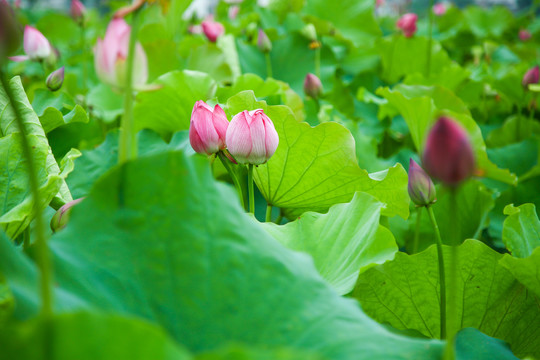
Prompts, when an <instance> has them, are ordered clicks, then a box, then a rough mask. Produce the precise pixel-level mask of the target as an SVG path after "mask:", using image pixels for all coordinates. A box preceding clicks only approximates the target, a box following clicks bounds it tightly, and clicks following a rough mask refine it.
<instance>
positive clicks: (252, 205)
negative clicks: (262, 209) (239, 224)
mask: <svg viewBox="0 0 540 360" xmlns="http://www.w3.org/2000/svg"><path fill="white" fill-rule="evenodd" d="M248 191H249V196H248V197H249V212H250V213H252V214H255V195H254V194H255V192H254V191H253V164H249V165H248Z"/></svg>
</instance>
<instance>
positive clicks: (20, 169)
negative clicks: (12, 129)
mask: <svg viewBox="0 0 540 360" xmlns="http://www.w3.org/2000/svg"><path fill="white" fill-rule="evenodd" d="M28 141H29V144H30V146H31V147H33V154H32V155H33V159H34V164H35V165H36V169H37V177H38V183H39V187H40V188H39V191H40V195H41V198H40V200H41V202H42V203H41V207H42V208H45V207H47V206H48V205H49V203H50V202H51V201H52V199H53V197H54V196H55V195H56V194H57V193H58V190H59V189H60V186H61V184H62V178H61V177H60V176H58V175H53V176H48V175H47V171H46V170H45V166H46V162H47V156H48V151H47V150H48V147H47V145H46V144H45V143H43V141H42V140H41V139H40V138H38V137H37V136H35V135H30V136H28ZM0 169H1V170H0V199H1V203H2V204H3V205H2V208H1V209H0V228H1V229H2V230H3V231H4V232H5V233H6V234H7V235H8V236H9V237H10V238H11V239H15V238H16V237H17V236H19V235H20V234H21V233H22V232H23V231H24V230H25V229H26V228H27V227H28V225H29V224H30V222H31V221H32V220H33V218H34V215H33V201H32V195H31V194H30V185H29V182H28V164H27V160H26V158H25V156H24V153H23V148H22V139H21V134H20V133H11V134H9V135H7V136H4V137H2V138H0Z"/></svg>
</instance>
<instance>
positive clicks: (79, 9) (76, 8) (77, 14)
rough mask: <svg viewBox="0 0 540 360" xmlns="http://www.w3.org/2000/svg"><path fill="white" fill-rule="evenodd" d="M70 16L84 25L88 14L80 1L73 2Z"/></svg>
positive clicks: (73, 0)
mask: <svg viewBox="0 0 540 360" xmlns="http://www.w3.org/2000/svg"><path fill="white" fill-rule="evenodd" d="M70 14H71V17H72V18H73V20H75V21H76V22H78V23H80V24H82V23H83V22H84V16H85V14H86V8H85V7H84V5H83V3H82V2H80V1H79V0H71V7H70Z"/></svg>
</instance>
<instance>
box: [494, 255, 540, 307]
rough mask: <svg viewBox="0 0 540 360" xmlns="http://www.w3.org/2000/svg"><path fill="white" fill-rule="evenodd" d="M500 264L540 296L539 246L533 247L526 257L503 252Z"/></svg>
mask: <svg viewBox="0 0 540 360" xmlns="http://www.w3.org/2000/svg"><path fill="white" fill-rule="evenodd" d="M500 264H501V265H502V266H504V267H505V268H507V269H508V271H510V272H511V273H512V275H514V277H515V278H516V279H517V280H518V281H519V282H520V283H522V284H523V285H525V286H526V287H527V289H529V290H531V291H532V292H533V293H534V294H535V295H536V296H537V297H539V298H540V247H537V248H535V249H534V250H533V251H532V253H531V254H530V255H529V256H528V257H526V258H515V257H513V256H511V255H509V254H505V255H504V257H503V258H502V259H501V260H500Z"/></svg>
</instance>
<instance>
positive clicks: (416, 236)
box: [412, 206, 423, 254]
mask: <svg viewBox="0 0 540 360" xmlns="http://www.w3.org/2000/svg"><path fill="white" fill-rule="evenodd" d="M422 209H423V206H420V207H418V211H417V215H416V228H415V230H414V240H413V247H412V253H413V254H416V253H417V252H418V242H419V237H420V220H421V219H422Z"/></svg>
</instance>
